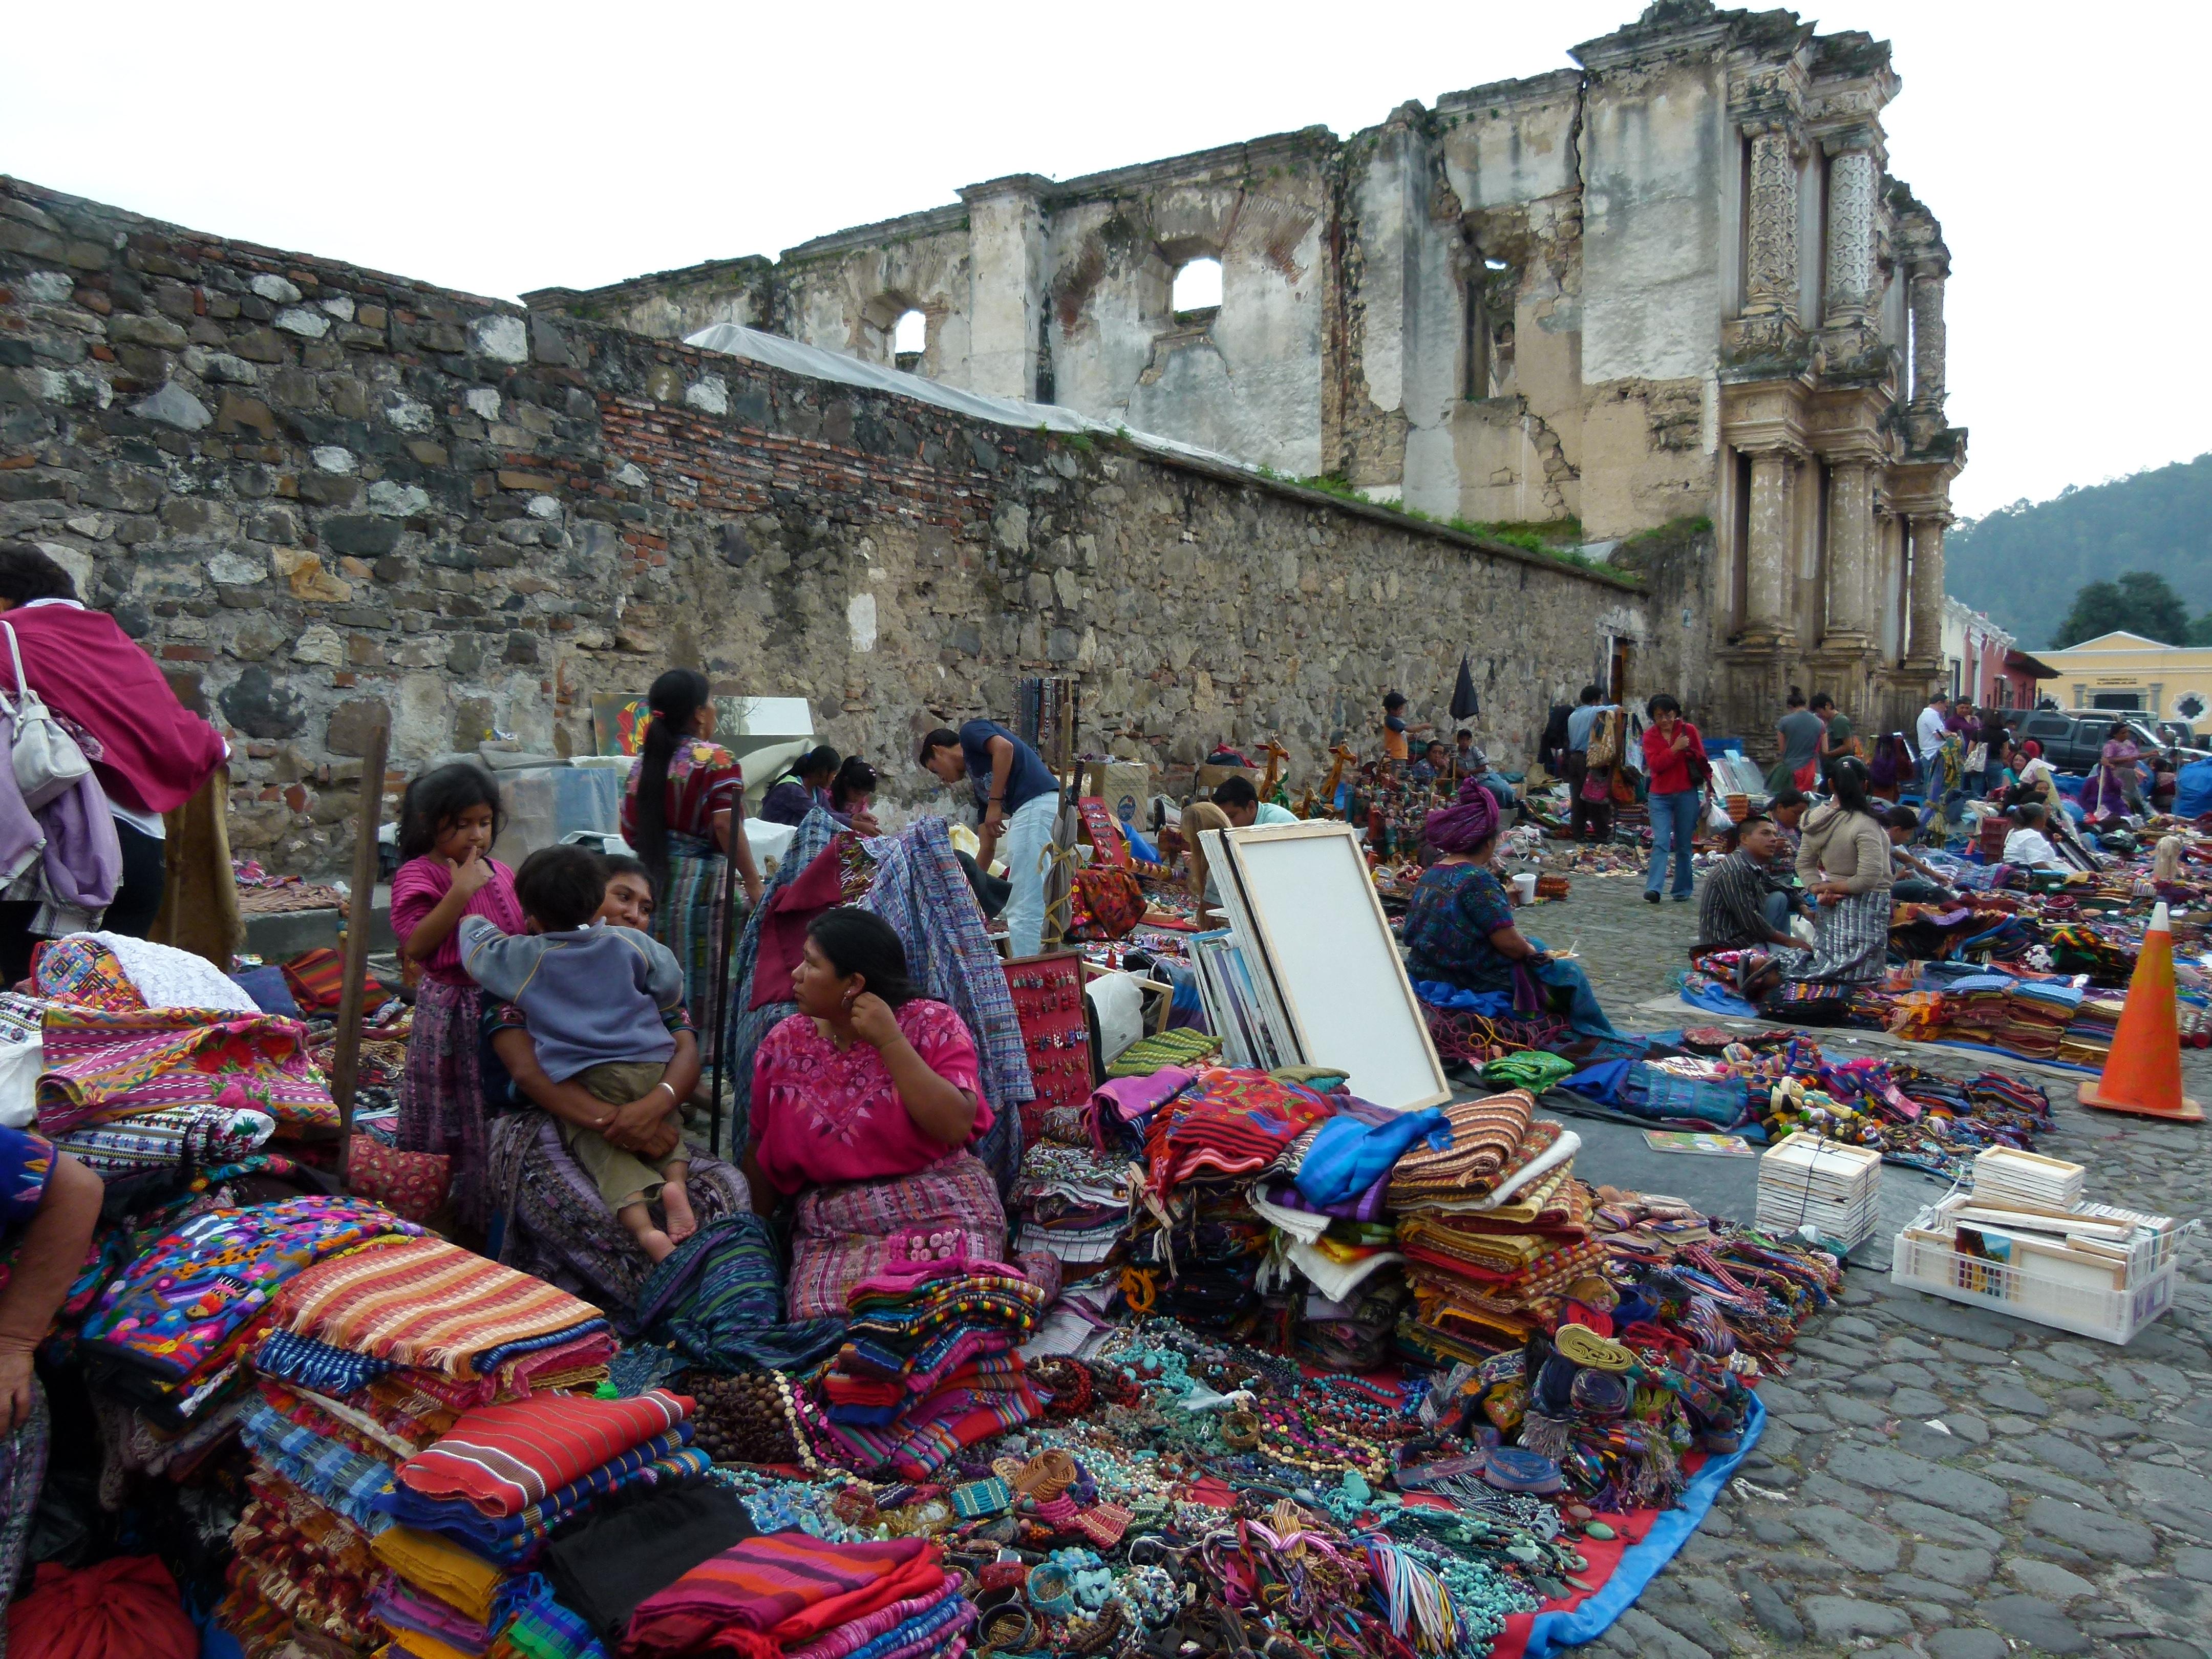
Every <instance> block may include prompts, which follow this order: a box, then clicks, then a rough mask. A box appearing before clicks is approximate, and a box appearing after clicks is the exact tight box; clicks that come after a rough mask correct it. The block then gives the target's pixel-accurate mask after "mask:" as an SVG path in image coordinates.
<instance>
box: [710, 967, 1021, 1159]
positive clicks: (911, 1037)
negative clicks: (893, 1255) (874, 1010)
mask: <svg viewBox="0 0 2212 1659" xmlns="http://www.w3.org/2000/svg"><path fill="white" fill-rule="evenodd" d="M897 1018H898V1026H899V1030H901V1031H902V1032H903V1033H904V1034H905V1036H906V1040H907V1041H908V1042H910V1043H912V1044H913V1045H914V1050H915V1053H916V1054H920V1055H921V1058H922V1060H923V1062H924V1063H925V1064H926V1065H927V1066H928V1067H929V1069H930V1070H931V1071H933V1072H934V1073H937V1074H938V1076H939V1077H941V1078H943V1079H945V1081H946V1082H947V1083H950V1084H951V1085H952V1086H953V1087H954V1088H956V1089H964V1090H966V1091H968V1092H969V1094H971V1095H973V1096H974V1097H975V1131H974V1134H971V1135H970V1137H969V1139H971V1140H972V1139H974V1135H980V1134H981V1133H983V1132H984V1131H985V1130H986V1129H987V1128H989V1127H991V1108H990V1104H989V1103H988V1102H987V1101H986V1100H985V1099H984V1098H983V1084H982V1077H981V1072H980V1070H979V1068H978V1066H977V1065H976V1060H975V1039H974V1038H973V1037H971V1036H969V1034H968V1028H967V1026H966V1025H964V1024H962V1023H961V1019H960V1016H959V1015H958V1014H957V1013H955V1012H953V1011H952V1010H951V1008H949V1007H947V1006H945V1004H944V1003H941V1002H931V1001H929V1000H927V999H925V998H920V997H917V998H916V999H915V1000H913V1001H912V1002H909V1003H908V1004H906V1005H905V1006H903V1007H902V1008H900V1009H899V1010H898V1012H897ZM752 1133H753V1139H755V1140H756V1141H757V1143H758V1147H759V1151H758V1156H759V1159H760V1171H761V1174H762V1176H763V1177H764V1178H765V1179H766V1180H767V1182H768V1183H769V1185H770V1186H771V1187H773V1188H775V1190H776V1191H777V1192H779V1193H785V1194H790V1193H795V1192H797V1191H798V1190H799V1188H802V1187H813V1186H826V1185H829V1184H830V1183H833V1182H845V1181H873V1180H880V1179H884V1178H885V1177H888V1176H904V1175H912V1174H913V1173H914V1172H915V1170H923V1169H927V1168H928V1166H929V1165H931V1164H934V1163H936V1162H937V1161H938V1160H939V1158H947V1157H950V1156H951V1154H952V1153H953V1152H957V1151H958V1150H959V1148H958V1147H955V1146H946V1145H945V1143H944V1142H942V1141H939V1140H933V1139H930V1138H929V1137H928V1136H927V1135H926V1134H924V1133H922V1132H921V1130H920V1129H919V1128H917V1127H915V1121H914V1119H913V1117H912V1116H911V1115H909V1114H908V1111H907V1109H906V1104H905V1103H904V1102H902V1100H900V1098H899V1095H898V1088H897V1085H895V1084H894V1083H893V1082H892V1081H891V1074H890V1067H888V1066H885V1065H884V1057H883V1056H882V1055H881V1054H878V1053H877V1052H876V1050H875V1049H874V1048H872V1047H870V1046H869V1045H868V1044H867V1043H865V1042H858V1041H856V1042H854V1044H853V1046H852V1047H851V1048H848V1049H846V1050H845V1051H844V1052H842V1054H841V1053H839V1052H838V1049H837V1045H836V1043H834V1042H830V1041H829V1038H827V1037H825V1036H823V1035H822V1033H821V1032H820V1030H817V1028H816V1026H815V1024H814V1021H813V1019H812V1018H811V1017H809V1016H808V1015H805V1014H793V1015H792V1016H791V1018H788V1019H787V1020H784V1021H782V1022H781V1024H778V1025H776V1026H775V1029H774V1030H771V1031H769V1034H768V1036H766V1037H764V1038H763V1039H762V1042H761V1046H760V1052H759V1054H758V1055H757V1057H756V1058H755V1059H754V1060H753V1097H752Z"/></svg>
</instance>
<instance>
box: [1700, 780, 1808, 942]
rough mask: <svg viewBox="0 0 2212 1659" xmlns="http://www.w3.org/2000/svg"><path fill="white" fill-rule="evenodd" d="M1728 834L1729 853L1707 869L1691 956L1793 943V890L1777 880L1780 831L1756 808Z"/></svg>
mask: <svg viewBox="0 0 2212 1659" xmlns="http://www.w3.org/2000/svg"><path fill="white" fill-rule="evenodd" d="M1728 840H1729V842H1730V843H1732V844H1731V845H1730V846H1729V853H1728V856H1727V857H1726V858H1724V859H1723V860H1721V861H1720V862H1719V863H1718V864H1717V865H1715V866H1713V867H1712V868H1711V870H1710V871H1708V872H1706V874H1705V888H1704V890H1702V891H1701V892H1700V893H1699V895H1698V942H1697V943H1696V944H1695V945H1692V946H1691V947H1690V954H1691V956H1692V957H1702V956H1705V955H1708V954H1710V953H1711V952H1713V951H1744V950H1753V949H1757V948H1760V947H1763V946H1765V945H1779V946H1781V947H1783V948H1784V949H1785V950H1788V949H1794V948H1795V947H1796V944H1797V940H1796V936H1795V935H1793V934H1792V933H1790V932H1789V926H1790V895H1789V894H1788V892H1786V891H1784V890H1782V889H1780V888H1778V887H1777V886H1776V885H1775V884H1774V874H1773V865H1774V860H1775V858H1776V856H1777V855H1778V853H1779V852H1780V850H1781V847H1782V837H1781V836H1780V835H1779V834H1778V833H1777V832H1776V830H1775V828H1774V825H1773V824H1772V823H1771V822H1769V821H1768V819H1767V818H1766V817H1765V815H1764V814H1762V813H1759V812H1753V813H1752V814H1751V815H1750V816H1749V817H1747V818H1745V819H1744V821H1743V822H1742V823H1739V824H1737V825H1735V827H1734V828H1733V829H1730V830H1729V834H1728Z"/></svg>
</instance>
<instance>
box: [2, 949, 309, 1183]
mask: <svg viewBox="0 0 2212 1659" xmlns="http://www.w3.org/2000/svg"><path fill="white" fill-rule="evenodd" d="M118 953H120V954H118ZM35 983H36V986H37V989H38V997H37V999H36V1000H35V1001H33V1000H30V999H19V1000H18V1007H19V1010H20V1009H21V1005H22V1004H24V1003H29V1004H30V1006H34V1007H36V1008H37V1009H38V1011H39V1017H40V1038H41V1042H42V1043H43V1055H42V1060H41V1072H40V1079H39V1085H38V1110H39V1126H40V1130H41V1131H42V1132H43V1133H47V1134H50V1135H52V1136H53V1137H54V1139H55V1140H56V1143H57V1144H58V1146H61V1147H62V1149H63V1150H64V1151H65V1152H70V1153H72V1154H74V1155H75V1156H76V1157H77V1158H81V1159H82V1160H83V1162H84V1163H85V1164H86V1165H87V1166H88V1167H89V1168H90V1169H92V1170H94V1172H96V1173H97V1174H99V1175H100V1176H102V1177H103V1178H105V1179H106V1180H109V1181H114V1180H118V1179H121V1178H124V1177H126V1176H137V1175H143V1174H146V1173H149V1172H150V1171H156V1170H191V1169H200V1168H207V1167H211V1166H221V1165H223V1164H230V1163H232V1162H234V1161H235V1160H237V1159H240V1158H245V1157H246V1156H247V1155H249V1154H251V1153H252V1152H255V1151H257V1150H258V1148H260V1147H261V1146H264V1144H266V1143H267V1142H269V1141H270V1140H271V1139H305V1140H318V1139H329V1138H330V1137H331V1136H332V1135H334V1134H335V1133H337V1105H336V1103H334V1102H333V1101H332V1100H331V1095H330V1091H329V1089H328V1088H327V1087H326V1086H325V1084H324V1081H323V1078H322V1074H321V1073H319V1072H318V1071H317V1070H316V1069H315V1068H314V1066H313V1064H312V1063H311V1062H310V1056H309V1052H308V1038H307V1027H306V1026H305V1025H303V1024H301V1023H300V1022H299V1021H297V1020H295V1019H287V1018H278V1017H276V1016H273V1015H269V1014H264V1013H263V1012H261V1011H260V1010H259V1009H258V1007H256V1006H254V1002H253V1000H252V997H250V996H249V995H247V994H246V992H245V991H244V990H243V989H241V988H240V987H239V986H238V984H237V983H236V982H235V981H233V980H231V979H229V978H228V977H227V976H225V975H222V974H220V973H217V972H216V970H215V969H213V968H212V967H210V965H209V964H208V963H205V962H203V961H202V960H201V959H200V958H199V957H195V956H192V955H191V954H189V953H188V952H185V951H176V950H172V949H170V948H169V947H168V946H167V945H151V944H149V943H147V942H146V941H144V940H143V939H122V938H120V937H118V936H114V935H110V934H106V933H80V934H73V935H71V936H70V937H69V938H67V939H58V940H56V941H54V942H53V943H52V944H51V945H46V946H45V947H44V948H43V949H42V950H41V951H40V952H39V958H38V963H37V967H36V970H35Z"/></svg>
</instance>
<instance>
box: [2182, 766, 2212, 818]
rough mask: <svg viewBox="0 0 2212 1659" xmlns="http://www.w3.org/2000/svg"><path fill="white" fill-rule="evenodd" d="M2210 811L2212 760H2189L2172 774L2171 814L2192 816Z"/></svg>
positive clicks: (2211, 805)
mask: <svg viewBox="0 0 2212 1659" xmlns="http://www.w3.org/2000/svg"><path fill="white" fill-rule="evenodd" d="M2206 812H2212V760H2201V761H2191V762H2190V763H2189V764H2188V765H2186V766H2185V767H2183V768H2182V769H2181V770H2180V771H2179V772H2178V773H2176V774H2175V775H2174V780H2173V816H2174V817H2178V818H2193V817H2198V816H2200V815H2201V814H2203V813H2206Z"/></svg>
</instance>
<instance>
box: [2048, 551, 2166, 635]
mask: <svg viewBox="0 0 2212 1659" xmlns="http://www.w3.org/2000/svg"><path fill="white" fill-rule="evenodd" d="M2118 629H2125V630H2126V631H2127V632H2129V633H2130V634H2140V635H2142V636H2143V638H2145V639H2147V640H2156V641H2158V642H2159V643H2160V645H2184V644H2186V643H2187V642H2188V639H2189V633H2190V623H2189V607H2188V606H2187V605H2184V604H2183V603H2182V602H2181V595H2180V594H2179V593H2177V592H2174V591H2173V588H2172V585H2171V584H2169V583H2168V582H2167V581H2166V578H2165V577H2163V576H2160V575H2154V574H2152V573H2151V572H2149V571H2148V570H2130V571H2129V572H2127V573H2126V574H2124V575H2123V576H2122V577H2121V578H2120V579H2119V580H2118V581H2110V582H2091V583H2090V584H2089V585H2088V586H2086V587H2084V588H2083V589H2082V590H2081V592H2078V593H2076V594H2075V596H2074V607H2073V609H2072V610H2070V611H2068V612H2067V613H2066V617H2065V619H2064V620H2063V621H2062V622H2061V623H2059V624H2058V631H2057V633H2056V634H2054V635H2051V645H2052V646H2053V647H2056V648H2057V649H2059V650H2062V651H2063V650H2064V649H2065V648H2066V647H2068V646H2069V645H2079V644H2081V642H2082V641H2084V640H2093V639H2095V638H2097V637H2098V636H2099V635H2103V634H2110V633H2112V632H2114V631H2115V630H2118Z"/></svg>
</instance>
